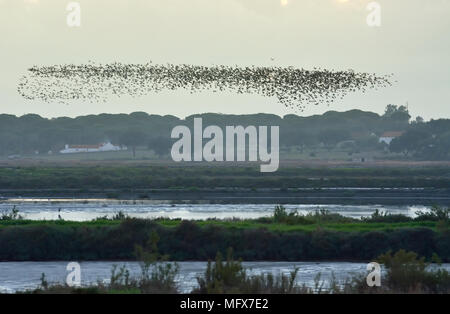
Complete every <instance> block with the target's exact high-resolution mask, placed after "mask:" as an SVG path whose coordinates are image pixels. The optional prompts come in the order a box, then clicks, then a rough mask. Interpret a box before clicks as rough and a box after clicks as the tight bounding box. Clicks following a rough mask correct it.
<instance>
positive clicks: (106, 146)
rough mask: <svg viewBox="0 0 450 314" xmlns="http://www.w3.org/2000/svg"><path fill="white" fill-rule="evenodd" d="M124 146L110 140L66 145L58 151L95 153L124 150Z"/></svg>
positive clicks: (63, 152) (62, 152)
mask: <svg viewBox="0 0 450 314" xmlns="http://www.w3.org/2000/svg"><path fill="white" fill-rule="evenodd" d="M126 149H127V148H126V147H121V146H117V145H113V144H111V143H110V142H107V143H101V144H97V145H68V144H66V146H65V148H64V149H63V150H61V151H59V152H60V153H61V154H75V153H95V152H111V151H119V150H126Z"/></svg>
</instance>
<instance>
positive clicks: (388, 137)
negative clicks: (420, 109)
mask: <svg viewBox="0 0 450 314" xmlns="http://www.w3.org/2000/svg"><path fill="white" fill-rule="evenodd" d="M404 133H405V132H403V131H389V132H384V133H383V134H381V136H380V139H379V142H380V143H386V144H388V145H390V144H391V142H392V140H393V139H394V138H397V137H400V136H402V135H403V134H404Z"/></svg>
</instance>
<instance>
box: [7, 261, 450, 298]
mask: <svg viewBox="0 0 450 314" xmlns="http://www.w3.org/2000/svg"><path fill="white" fill-rule="evenodd" d="M178 264H179V266H180V272H179V275H178V276H177V278H176V282H177V285H178V287H179V290H180V291H181V292H185V293H188V292H190V291H191V290H192V289H193V288H195V287H197V280H196V278H197V277H198V276H201V275H202V274H203V273H204V271H205V269H206V263H205V262H179V263H178ZM113 265H117V266H122V265H125V266H126V267H127V269H128V270H129V271H130V274H131V276H132V277H133V276H139V274H140V267H139V264H138V263H136V262H126V263H123V262H122V263H121V262H106V261H105V262H82V263H80V266H81V281H82V285H86V284H89V283H94V284H95V283H97V282H99V281H100V282H108V280H109V278H110V274H111V268H112V267H113ZM243 265H244V267H245V268H246V269H248V271H249V272H250V273H251V274H261V273H273V274H274V275H278V274H280V273H284V274H289V273H290V272H291V271H292V270H293V269H294V267H298V268H299V272H298V276H297V284H299V285H303V284H305V285H306V286H308V287H312V288H313V287H314V283H315V280H314V279H315V277H316V276H317V275H318V274H320V275H321V277H320V278H321V281H323V282H327V281H328V280H329V279H331V277H332V276H333V275H334V277H335V278H336V280H337V281H338V282H340V283H343V282H344V281H345V280H346V279H348V278H349V277H351V276H354V275H358V274H362V275H365V274H367V270H366V264H364V263H345V262H341V263H337V262H325V263H314V262H244V263H243ZM66 266H67V262H0V292H3V293H12V292H14V291H24V290H29V289H33V288H36V287H38V286H39V284H40V277H41V274H42V273H45V275H46V278H47V281H48V282H49V283H64V282H65V278H66V276H67V274H68V272H67V271H66ZM442 267H443V268H445V269H447V270H450V264H443V265H442ZM324 287H325V288H326V285H324Z"/></svg>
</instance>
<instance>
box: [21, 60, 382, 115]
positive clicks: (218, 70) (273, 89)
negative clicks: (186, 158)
mask: <svg viewBox="0 0 450 314" xmlns="http://www.w3.org/2000/svg"><path fill="white" fill-rule="evenodd" d="M390 79H391V76H390V75H384V76H377V75H375V74H371V73H358V72H355V71H353V70H347V71H332V70H323V69H317V68H314V69H313V70H305V69H298V68H293V67H276V66H271V67H257V66H252V67H238V66H235V67H231V66H223V65H219V66H209V67H208V66H198V65H188V64H182V65H173V64H166V65H154V64H152V63H147V64H123V63H110V64H97V63H93V62H90V63H88V64H83V65H74V64H67V65H54V66H42V67H38V66H34V67H32V68H30V69H29V70H28V72H27V75H25V76H23V77H22V79H21V80H20V82H19V85H18V92H19V93H20V94H21V95H22V96H23V97H24V98H26V99H29V100H41V101H44V102H59V103H63V104H68V103H70V102H71V101H77V100H81V101H88V102H92V103H93V102H101V101H103V102H106V101H107V100H108V99H109V98H110V97H111V96H114V97H121V96H124V95H129V96H132V97H140V96H143V95H146V94H148V93H152V92H160V91H163V90H169V91H172V90H178V89H186V90H189V91H190V92H191V93H194V92H198V91H202V90H208V91H212V92H218V91H232V92H236V93H239V94H242V93H247V94H258V95H261V96H263V97H276V98H277V99H278V101H279V102H280V103H281V104H283V105H284V106H286V107H290V108H293V109H295V110H302V109H303V108H304V107H305V106H307V105H311V104H313V105H317V104H323V103H325V104H327V105H329V104H330V103H332V102H333V101H335V100H336V99H339V98H343V97H345V96H346V95H347V94H348V93H349V92H356V91H361V92H365V91H366V90H367V89H373V88H375V89H376V88H380V87H387V86H389V85H391V82H390Z"/></svg>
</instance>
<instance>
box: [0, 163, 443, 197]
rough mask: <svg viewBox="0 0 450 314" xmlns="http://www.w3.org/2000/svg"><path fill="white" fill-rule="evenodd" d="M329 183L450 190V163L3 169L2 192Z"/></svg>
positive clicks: (313, 185)
mask: <svg viewBox="0 0 450 314" xmlns="http://www.w3.org/2000/svg"><path fill="white" fill-rule="evenodd" d="M326 187H373V188H395V187H428V188H450V170H449V168H448V167H414V168H411V167H386V168H382V167H374V168H362V167H353V168H350V167H337V168H333V167H319V168H314V167H309V168H305V167H281V168H280V169H279V170H278V171H277V172H275V173H270V174H264V173H260V172H259V167H258V166H257V165H249V166H248V167H243V166H240V167H226V166H214V165H205V164H198V165H197V164H194V165H193V164H189V165H186V164H183V167H180V166H179V165H177V164H174V163H172V164H166V165H159V166H157V165H145V166H131V165H128V166H120V165H116V166H100V165H91V166H77V165H76V164H75V165H74V166H60V167H55V166H54V167H47V166H39V167H32V166H27V167H19V166H16V167H0V190H8V189H10V190H11V189H12V190H14V189H17V190H20V189H37V190H42V189H50V190H52V189H53V190H54V191H58V190H63V189H74V190H75V191H76V190H78V192H79V193H82V192H86V191H89V190H91V189H94V190H99V189H106V190H108V189H115V190H116V191H115V193H116V195H114V196H120V193H127V192H130V191H131V190H133V189H146V190H147V193H151V189H185V190H186V189H187V190H195V189H200V188H208V189H211V188H246V189H248V188H250V189H261V188H274V189H289V188H326ZM143 196H144V197H145V195H143Z"/></svg>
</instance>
